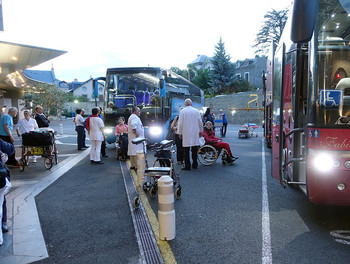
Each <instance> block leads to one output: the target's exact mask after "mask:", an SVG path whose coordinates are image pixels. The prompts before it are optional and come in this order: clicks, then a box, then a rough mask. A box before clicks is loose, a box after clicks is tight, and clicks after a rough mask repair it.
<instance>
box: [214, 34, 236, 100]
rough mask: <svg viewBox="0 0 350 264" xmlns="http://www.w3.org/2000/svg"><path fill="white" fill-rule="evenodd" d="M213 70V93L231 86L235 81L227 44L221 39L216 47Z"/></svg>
mask: <svg viewBox="0 0 350 264" xmlns="http://www.w3.org/2000/svg"><path fill="white" fill-rule="evenodd" d="M212 63H213V69H212V70H211V72H210V85H211V86H212V89H213V91H212V92H213V93H214V92H215V91H217V90H219V89H221V88H224V87H227V86H229V85H230V84H231V83H232V81H233V76H234V67H233V63H232V62H231V57H230V55H228V54H226V50H225V44H224V42H223V41H222V38H221V37H220V40H219V42H218V44H217V45H216V46H215V53H214V57H213V61H212Z"/></svg>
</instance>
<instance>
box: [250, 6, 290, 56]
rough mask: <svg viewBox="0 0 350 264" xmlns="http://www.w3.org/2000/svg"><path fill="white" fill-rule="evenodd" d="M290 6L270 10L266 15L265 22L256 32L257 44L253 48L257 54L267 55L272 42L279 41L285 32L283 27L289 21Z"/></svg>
mask: <svg viewBox="0 0 350 264" xmlns="http://www.w3.org/2000/svg"><path fill="white" fill-rule="evenodd" d="M287 14H288V8H286V9H284V10H281V11H276V10H274V9H272V11H268V12H267V13H266V15H265V16H264V23H263V25H262V27H261V29H260V31H259V33H258V34H256V39H255V41H254V42H255V44H254V45H252V48H254V49H255V54H258V55H266V54H267V52H268V50H269V48H270V46H271V43H272V41H273V43H278V42H279V40H280V38H281V36H282V32H283V28H284V26H285V24H286V22H287V18H288V17H287Z"/></svg>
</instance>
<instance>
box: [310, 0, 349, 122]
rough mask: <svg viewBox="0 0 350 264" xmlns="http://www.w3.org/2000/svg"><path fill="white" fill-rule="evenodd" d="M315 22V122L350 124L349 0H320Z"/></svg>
mask: <svg viewBox="0 0 350 264" xmlns="http://www.w3.org/2000/svg"><path fill="white" fill-rule="evenodd" d="M316 26H318V28H317V29H316V30H315V32H318V41H317V42H318V47H317V51H318V53H317V73H316V75H317V85H316V87H318V89H317V91H316V95H317V101H316V122H317V124H320V125H344V124H348V125H350V122H345V121H346V120H348V119H350V118H347V117H350V76H349V74H350V0H321V1H320V6H319V18H318V23H316ZM315 35H317V34H315ZM349 121H350V120H349Z"/></svg>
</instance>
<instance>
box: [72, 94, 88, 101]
mask: <svg viewBox="0 0 350 264" xmlns="http://www.w3.org/2000/svg"><path fill="white" fill-rule="evenodd" d="M66 95H67V102H74V101H75V100H77V101H78V102H89V99H88V98H86V97H84V96H74V94H72V93H67V94H66Z"/></svg>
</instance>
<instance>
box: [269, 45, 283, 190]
mask: <svg viewBox="0 0 350 264" xmlns="http://www.w3.org/2000/svg"><path fill="white" fill-rule="evenodd" d="M284 61H285V44H284V43H283V44H282V45H279V46H278V47H277V49H276V52H275V57H274V63H273V64H274V67H273V82H274V83H273V93H272V96H273V113H272V114H273V115H272V133H271V135H272V139H271V140H272V157H271V175H272V177H273V178H275V179H276V180H278V181H279V182H280V184H281V185H282V186H284V187H285V181H284V179H283V178H282V177H283V173H282V172H283V166H282V163H283V157H284V155H283V148H284V144H283V141H284V140H283V123H284V116H283V106H284V103H283V96H284V71H285V67H284V64H285V62H284Z"/></svg>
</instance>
